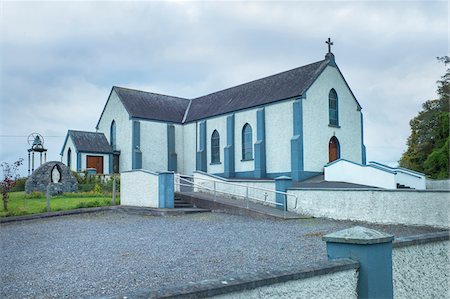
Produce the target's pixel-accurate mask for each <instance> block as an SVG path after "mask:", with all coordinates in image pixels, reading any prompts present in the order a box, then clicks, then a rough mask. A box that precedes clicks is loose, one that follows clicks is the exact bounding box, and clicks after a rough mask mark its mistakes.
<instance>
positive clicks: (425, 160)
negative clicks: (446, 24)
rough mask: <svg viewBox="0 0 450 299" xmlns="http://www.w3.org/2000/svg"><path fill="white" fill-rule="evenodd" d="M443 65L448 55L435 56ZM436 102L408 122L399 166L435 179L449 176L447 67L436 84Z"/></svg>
mask: <svg viewBox="0 0 450 299" xmlns="http://www.w3.org/2000/svg"><path fill="white" fill-rule="evenodd" d="M438 60H439V61H440V62H443V63H444V64H445V66H447V65H448V64H450V58H449V57H448V56H444V57H438ZM437 84H438V88H437V94H438V96H439V98H438V99H435V100H429V101H426V102H425V103H423V105H422V111H420V112H419V115H417V116H416V117H414V118H413V119H412V120H411V121H410V123H409V124H410V126H411V135H410V136H409V137H408V141H407V145H408V148H407V150H406V151H405V152H404V153H403V155H402V157H401V159H400V161H399V163H400V166H402V167H405V168H409V169H413V170H416V171H420V172H424V173H425V174H427V175H428V176H430V177H431V178H434V179H444V178H448V177H449V148H448V147H449V114H450V113H449V101H450V68H447V69H446V72H445V74H444V75H443V76H442V77H441V80H438V81H437Z"/></svg>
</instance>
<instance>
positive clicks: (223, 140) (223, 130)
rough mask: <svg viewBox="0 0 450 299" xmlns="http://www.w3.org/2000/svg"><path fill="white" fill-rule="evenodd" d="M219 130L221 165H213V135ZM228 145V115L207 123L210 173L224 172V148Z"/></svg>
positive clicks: (207, 158)
mask: <svg viewBox="0 0 450 299" xmlns="http://www.w3.org/2000/svg"><path fill="white" fill-rule="evenodd" d="M214 130H217V132H219V136H220V164H211V135H212V133H213V132H214ZM226 145H227V115H225V116H219V117H214V118H209V119H208V120H207V121H206V148H207V150H206V165H207V169H208V173H223V172H224V164H223V163H224V148H225V146H226Z"/></svg>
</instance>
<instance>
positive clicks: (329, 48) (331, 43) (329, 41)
mask: <svg viewBox="0 0 450 299" xmlns="http://www.w3.org/2000/svg"><path fill="white" fill-rule="evenodd" d="M325 43H326V44H328V53H331V46H332V45H333V42H332V41H331V39H330V38H328V40H327V41H326V42H325Z"/></svg>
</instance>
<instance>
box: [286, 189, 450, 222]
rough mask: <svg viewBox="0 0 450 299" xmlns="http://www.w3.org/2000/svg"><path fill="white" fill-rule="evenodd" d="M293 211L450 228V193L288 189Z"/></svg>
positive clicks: (312, 214)
mask: <svg viewBox="0 0 450 299" xmlns="http://www.w3.org/2000/svg"><path fill="white" fill-rule="evenodd" d="M288 192H289V193H294V194H295V195H297V197H298V205H297V209H295V210H294V202H293V201H291V200H290V199H289V202H288V209H289V210H290V211H293V212H296V213H299V214H305V215H310V216H313V217H325V218H332V219H337V220H354V221H365V222H370V223H381V224H404V225H419V226H433V227H442V228H450V222H449V215H450V192H449V191H431V190H381V189H380V190H377V189H369V190H365V189H289V191H288Z"/></svg>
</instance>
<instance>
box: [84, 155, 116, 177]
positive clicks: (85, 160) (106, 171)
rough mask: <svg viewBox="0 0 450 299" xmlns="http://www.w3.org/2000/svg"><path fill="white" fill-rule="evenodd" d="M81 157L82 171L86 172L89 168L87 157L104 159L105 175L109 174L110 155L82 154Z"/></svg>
mask: <svg viewBox="0 0 450 299" xmlns="http://www.w3.org/2000/svg"><path fill="white" fill-rule="evenodd" d="M80 156H81V171H84V170H86V168H87V156H93V157H103V173H104V174H109V155H106V154H87V153H81V155H80Z"/></svg>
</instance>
